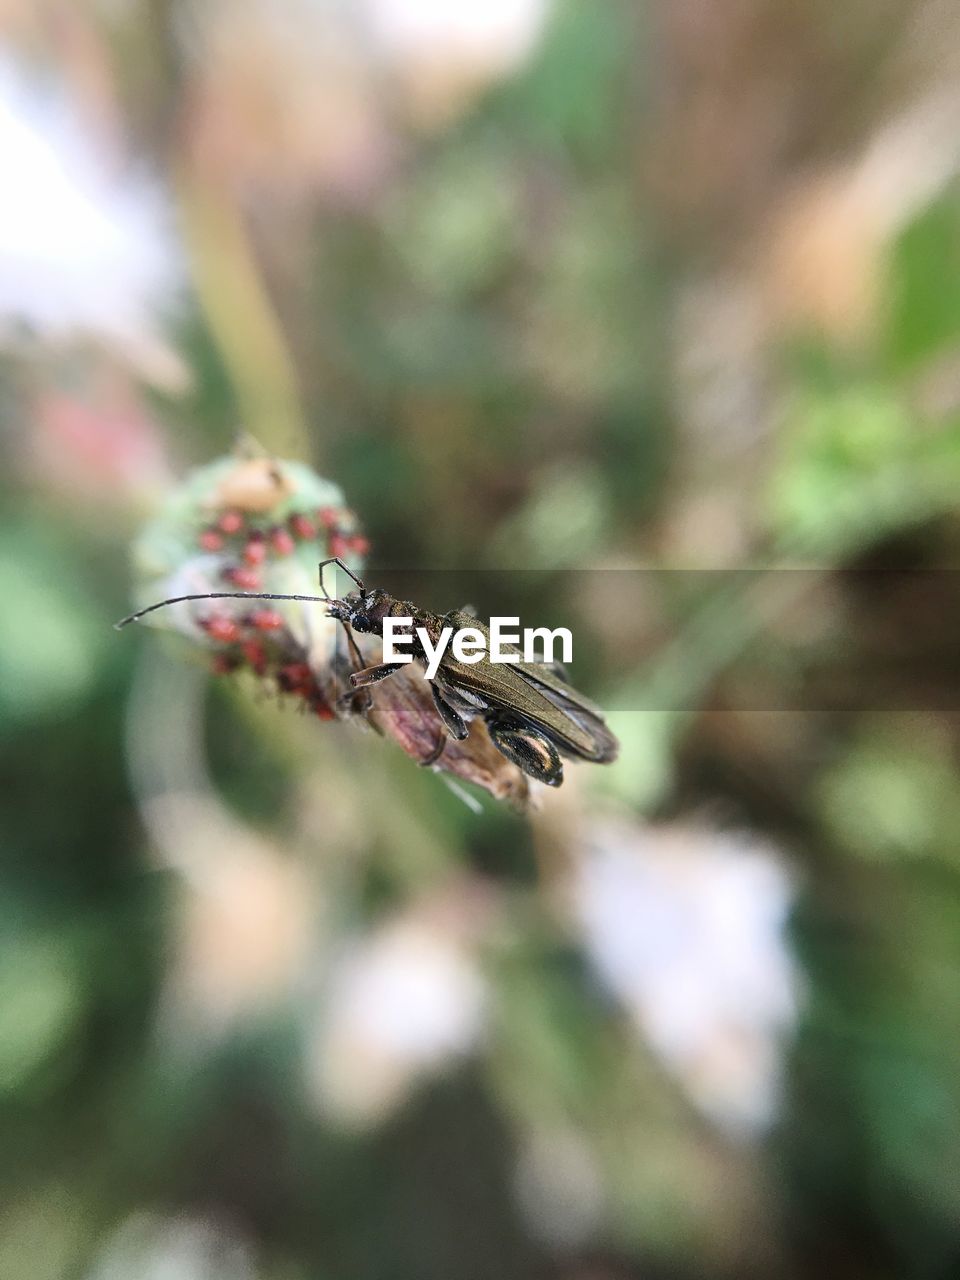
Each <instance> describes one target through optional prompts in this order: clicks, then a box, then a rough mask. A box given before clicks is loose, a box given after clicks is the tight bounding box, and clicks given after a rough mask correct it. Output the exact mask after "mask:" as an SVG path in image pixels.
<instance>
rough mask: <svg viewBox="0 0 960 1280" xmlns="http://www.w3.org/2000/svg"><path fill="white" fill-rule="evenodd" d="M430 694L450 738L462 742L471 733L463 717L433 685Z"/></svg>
mask: <svg viewBox="0 0 960 1280" xmlns="http://www.w3.org/2000/svg"><path fill="white" fill-rule="evenodd" d="M430 692H431V693H432V694H433V703H434V706H435V707H436V708H437V712H438V714H439V716H440V719H441V720H442V721H443V723H444V724H445V725H446V726H447V732H448V733H449V734H450V737H451V738H455V739H456V741H457V742H462V741H463V740H464V738H465V737H466V736H467V734H468V733H469V732H470V730H469V729H468V728H467V724H466V721H465V720H464V718H463V716H462V715H461V714H460V712H459V711H457V710H455V709H454V708H453V707H452V706H451V705H450V703H449V702H448V701H447V699H446V697H445V696H444V695H443V694H442V693H441V692H440V690H439V689H438V688H437V686H436V685H435V684H433V683H431V685H430Z"/></svg>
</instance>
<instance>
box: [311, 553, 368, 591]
mask: <svg viewBox="0 0 960 1280" xmlns="http://www.w3.org/2000/svg"><path fill="white" fill-rule="evenodd" d="M328 564H335V565H336V566H337V568H338V569H342V570H343V572H344V573H345V574H346V575H347V577H348V578H352V579H353V581H354V582H355V583H356V584H357V587H358V588H359V589H360V591H365V590H366V588H365V587H364V585H363V583H362V582H361V581H360V579H359V578H358V577H357V575H356V574H355V573H354V572H353V570H352V569H350V568H348V567H347V566H346V565H345V564H344V563H343V561H342V560H341V559H340V557H339V556H330V558H329V559H328V560H321V561H320V564H319V566H318V572H319V574H320V590H321V591H322V592H323V594H324V598H325V599H327V600H332V599H334V598H335V597H333V596H329V595H327V588H326V587H325V586H324V584H323V571H324V569H325V568H326V567H327V565H328Z"/></svg>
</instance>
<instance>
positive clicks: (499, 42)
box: [360, 0, 551, 123]
mask: <svg viewBox="0 0 960 1280" xmlns="http://www.w3.org/2000/svg"><path fill="white" fill-rule="evenodd" d="M550 7H551V6H550V0H460V3H457V4H450V3H449V2H448V0H362V3H361V10H360V11H361V13H362V14H364V15H365V17H366V21H367V24H368V27H369V31H370V34H371V35H372V38H373V41H374V45H375V47H376V49H377V51H378V52H379V53H380V55H381V57H383V59H384V61H385V62H387V63H388V64H389V65H390V66H391V67H392V68H393V69H394V70H395V71H396V73H397V75H398V76H399V79H400V82H401V84H402V85H403V87H404V89H405V93H406V97H407V100H408V106H409V107H410V109H411V110H412V112H413V114H414V115H415V116H417V117H419V119H420V121H421V122H423V123H444V122H445V121H446V120H447V119H448V118H449V117H451V116H454V115H456V114H457V113H458V112H459V111H460V110H462V109H463V107H464V106H466V105H467V104H468V103H469V101H470V100H471V99H472V98H473V96H474V95H475V94H476V93H477V92H478V91H480V90H482V89H484V88H485V87H486V86H487V85H488V84H491V83H493V82H494V81H496V80H498V79H499V78H500V77H502V76H505V75H509V74H510V73H511V72H514V71H516V70H518V69H519V68H520V67H521V66H522V65H523V63H524V62H526V60H527V59H528V58H529V57H530V55H531V54H532V52H533V51H534V49H535V48H536V46H537V43H538V41H539V39H540V36H541V35H542V33H543V29H544V27H545V25H546V20H547V18H548V16H549V12H550Z"/></svg>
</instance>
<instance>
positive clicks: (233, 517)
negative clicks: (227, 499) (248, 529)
mask: <svg viewBox="0 0 960 1280" xmlns="http://www.w3.org/2000/svg"><path fill="white" fill-rule="evenodd" d="M217 528H218V529H219V530H220V531H221V533H226V534H230V535H232V534H234V533H239V532H240V530H241V529H242V528H243V516H242V515H241V514H240V512H239V511H225V512H224V513H223V515H222V516H221V517H220V519H219V520H218V521H217Z"/></svg>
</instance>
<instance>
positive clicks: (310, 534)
mask: <svg viewBox="0 0 960 1280" xmlns="http://www.w3.org/2000/svg"><path fill="white" fill-rule="evenodd" d="M290 529H291V532H292V533H293V536H294V537H295V538H302V539H303V540H304V541H305V542H307V541H309V540H310V539H311V538H315V537H316V536H317V529H316V526H315V525H314V523H313V521H312V520H311V519H310V518H309V517H308V516H305V515H301V514H299V513H298V514H297V515H295V516H291V517H290Z"/></svg>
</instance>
